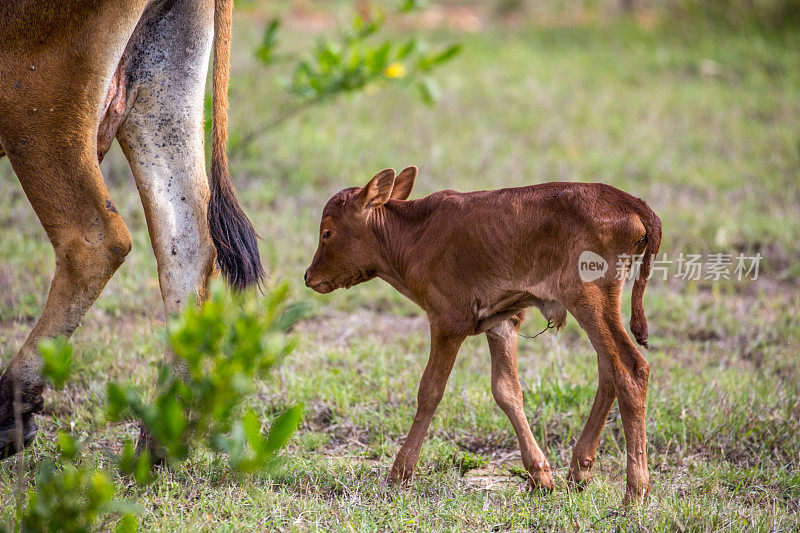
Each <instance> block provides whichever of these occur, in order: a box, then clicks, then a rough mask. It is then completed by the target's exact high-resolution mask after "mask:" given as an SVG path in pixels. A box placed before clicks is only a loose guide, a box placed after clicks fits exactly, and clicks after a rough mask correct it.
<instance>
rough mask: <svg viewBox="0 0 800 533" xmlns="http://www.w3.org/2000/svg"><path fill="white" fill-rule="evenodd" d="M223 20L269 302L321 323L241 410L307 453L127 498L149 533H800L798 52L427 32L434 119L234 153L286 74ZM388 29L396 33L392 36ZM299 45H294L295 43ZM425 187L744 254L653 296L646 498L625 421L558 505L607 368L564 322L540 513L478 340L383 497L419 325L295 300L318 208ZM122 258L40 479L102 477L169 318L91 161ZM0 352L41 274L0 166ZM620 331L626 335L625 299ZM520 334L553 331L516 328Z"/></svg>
mask: <svg viewBox="0 0 800 533" xmlns="http://www.w3.org/2000/svg"><path fill="white" fill-rule="evenodd" d="M267 15H268V14H265V12H264V8H258V7H257V6H255V7H252V6H251V7H247V8H245V9H244V10H241V11H240V12H239V14H238V16H237V19H236V26H235V29H236V42H235V46H234V52H235V56H234V64H233V75H234V80H233V87H232V94H231V102H232V108H231V120H232V127H233V131H232V138H231V153H232V158H233V160H234V162H235V163H234V168H233V171H234V175H235V177H236V181H237V185H238V187H239V191H240V194H241V197H242V199H243V201H244V203H245V205H246V207H247V211H248V213H249V214H250V216H251V218H252V219H253V221H254V223H255V225H256V227H257V228H258V229H259V231H260V232H261V234H262V236H263V237H264V240H263V241H262V243H261V250H262V255H263V258H264V260H265V262H266V264H267V267H268V270H269V272H270V275H271V277H272V278H273V279H275V280H277V279H285V280H288V281H289V282H290V283H291V284H292V285H293V287H294V294H295V295H296V297H297V298H300V299H304V300H307V301H308V302H309V303H310V304H311V305H312V311H311V313H310V315H309V316H308V317H307V318H306V319H305V320H304V321H303V322H302V323H301V324H300V325H299V326H298V328H297V336H298V339H299V346H298V349H297V351H296V352H295V353H294V354H293V355H292V356H291V357H290V358H289V359H288V360H287V361H286V362H285V363H284V364H283V366H282V367H281V368H280V369H279V370H278V371H277V372H276V374H275V376H274V379H272V380H270V381H267V382H264V383H260V384H259V393H258V394H257V395H256V396H255V397H254V398H253V399H252V405H253V406H254V407H256V408H257V409H258V410H259V411H260V412H261V413H262V414H263V415H265V416H270V415H273V414H274V413H277V412H279V411H280V410H281V409H282V408H283V407H284V406H286V405H288V404H291V403H293V402H296V401H302V402H304V403H305V405H306V415H305V421H304V423H303V426H302V429H301V431H299V432H298V433H297V435H296V436H295V437H294V438H293V440H292V441H291V445H290V447H289V449H288V450H287V451H286V453H285V458H284V461H283V465H282V467H281V469H280V470H279V471H278V472H276V473H274V474H273V475H272V476H266V475H259V476H250V477H246V478H244V479H240V480H237V479H236V478H235V477H233V476H231V475H230V472H228V471H226V468H225V467H224V463H223V462H222V461H220V460H219V459H218V458H215V457H212V456H209V455H208V454H205V453H198V454H197V456H196V457H194V458H193V459H192V460H191V461H190V462H189V463H188V464H187V465H186V467H185V468H184V469H182V470H180V471H175V472H165V473H162V474H161V475H160V477H159V479H158V481H157V482H156V483H155V484H153V485H152V486H150V487H148V488H146V489H139V488H136V487H134V486H131V485H128V484H127V483H126V482H125V481H124V480H120V485H121V486H122V492H123V493H124V494H125V496H126V497H127V498H129V499H130V500H132V501H134V502H135V503H136V504H137V505H138V506H139V509H140V513H141V522H142V525H143V526H144V527H145V528H147V529H159V530H186V529H212V530H217V529H219V530H236V529H241V528H248V529H249V528H253V529H296V530H307V529H345V530H384V529H392V530H404V529H423V530H430V529H448V530H450V529H452V530H476V529H478V530H487V529H512V530H517V529H556V530H564V529H579V530H585V529H642V530H651V529H662V530H675V529H680V530H685V529H690V530H718V529H731V530H738V529H757V530H791V529H796V528H798V527H800V518H799V517H798V512H799V511H800V468H799V461H800V439H798V437H797V436H798V433H799V432H800V400H798V397H799V396H800V394H799V393H800V377H799V375H798V371H799V370H800V357H798V348H799V347H800V290H798V288H800V261H798V260H797V259H798V257H800V179H798V176H800V103H799V102H800V78H798V76H797V75H796V73H797V72H798V70H800V33H797V32H795V33H786V34H782V35H778V36H763V35H760V34H753V33H746V34H740V33H731V32H729V33H722V32H703V33H699V34H691V33H688V32H686V31H683V32H680V34H678V35H676V32H674V31H672V29H670V28H666V29H663V30H659V29H656V30H648V29H643V28H639V27H637V26H635V25H631V24H630V23H625V22H603V23H596V24H591V25H588V26H576V27H559V28H548V27H542V26H530V25H523V26H521V27H506V26H504V25H501V24H499V23H498V24H497V25H490V26H489V27H487V28H486V29H485V30H484V31H481V32H480V33H474V34H467V33H455V32H453V31H452V30H447V29H435V30H425V31H426V32H428V33H429V34H430V35H429V38H430V39H432V40H441V41H442V42H448V41H450V40H453V39H456V40H459V41H461V42H463V43H464V51H463V53H462V54H461V55H460V56H459V58H458V59H457V60H456V61H455V62H453V63H452V64H451V65H449V66H447V67H445V69H444V70H443V71H441V73H440V74H439V75H438V77H439V79H440V81H441V84H442V87H443V88H444V93H443V97H442V101H441V103H440V104H439V105H438V106H437V107H433V108H427V107H424V106H423V105H421V104H420V103H419V101H418V100H417V99H416V98H415V96H414V95H413V93H412V92H411V91H408V90H404V89H402V88H385V89H383V90H380V91H377V92H370V93H368V94H363V95H360V96H357V97H353V98H348V99H345V100H341V101H338V102H337V103H336V104H335V105H328V106H323V107H318V108H314V109H311V110H309V111H307V112H306V113H304V114H302V115H300V116H298V117H297V118H295V119H293V120H291V121H288V122H285V123H283V124H282V125H281V126H280V127H278V128H277V129H275V130H273V131H270V132H268V134H267V135H266V136H264V137H261V138H259V141H258V142H257V143H256V144H255V145H251V146H249V147H247V149H246V150H244V151H242V150H240V148H241V147H240V146H239V145H238V144H237V139H240V138H242V137H244V136H245V135H246V134H247V132H248V131H250V130H251V129H253V128H256V127H257V126H258V124H260V123H262V122H266V121H268V120H269V118H270V117H271V116H273V114H274V107H275V102H278V101H280V98H281V97H280V88H279V83H278V81H279V80H278V79H277V76H275V75H274V73H273V72H271V71H265V70H264V69H263V68H262V67H261V66H259V65H258V62H257V60H256V59H255V58H254V57H253V55H252V53H251V51H252V50H253V49H254V48H255V47H256V44H257V42H258V39H259V37H260V31H261V29H262V28H263V25H264V21H265V20H266V19H267V18H268V16H267ZM397 31H402V30H399V29H398V30H397ZM284 38H285V39H286V46H287V47H289V48H301V49H302V48H304V47H306V46H307V43H308V36H307V34H306V30H305V28H303V27H302V25H301V24H300V23H296V24H294V25H293V24H289V25H288V26H287V27H286V28H285V34H284ZM407 164H417V165H419V166H420V168H421V174H420V177H419V178H418V180H417V189H416V191H415V192H414V195H415V197H420V196H423V195H425V194H428V193H430V192H433V191H435V190H439V189H444V188H455V189H459V190H470V189H480V188H496V187H501V186H516V185H522V184H530V183H538V182H544V181H551V180H563V179H579V180H587V181H603V182H606V183H609V184H612V185H615V186H617V187H620V188H622V189H624V190H626V191H629V192H631V193H633V194H635V195H637V196H641V197H642V198H644V199H646V200H647V201H648V203H649V204H650V205H651V206H652V207H653V208H654V209H655V210H656V212H658V213H659V214H660V215H661V217H662V220H663V222H664V240H663V244H662V251H663V252H666V253H667V254H669V256H670V257H675V256H676V255H677V254H678V253H681V252H682V253H712V252H724V253H738V252H740V251H742V252H746V253H748V254H751V253H756V252H760V253H761V254H762V255H763V256H764V261H763V263H762V265H761V272H760V276H759V279H758V280H757V281H747V282H739V281H734V280H731V281H724V280H723V281H721V282H713V283H712V282H710V281H698V282H687V281H682V280H679V279H676V278H675V277H674V276H671V277H670V279H669V281H666V282H664V281H660V280H653V281H651V283H650V285H649V287H648V292H647V295H646V297H645V309H646V311H647V315H648V319H649V322H650V330H651V344H652V346H653V349H652V350H651V351H650V352H648V353H646V354H645V355H646V357H647V358H648V360H649V361H650V363H651V384H650V391H649V404H648V416H647V429H648V440H649V455H650V469H651V480H652V484H653V486H652V492H651V495H650V498H649V500H648V502H647V504H646V505H645V506H644V507H643V508H641V509H639V510H626V509H623V508H621V507H620V501H621V498H622V489H623V483H624V436H623V432H622V425H621V421H620V419H619V416H618V413H617V410H616V407H615V408H614V409H613V410H612V414H611V416H610V417H609V421H608V423H607V425H606V428H605V430H604V432H603V435H602V438H601V446H600V447H601V449H600V452H599V455H598V462H597V464H596V467H595V468H596V471H597V476H596V478H595V480H594V481H593V482H592V483H591V484H590V486H589V487H588V488H587V490H585V491H584V492H581V493H575V492H571V491H570V490H569V489H568V487H567V486H566V484H565V482H564V476H565V474H566V469H567V466H568V461H569V457H570V452H571V445H572V444H573V443H574V441H575V439H576V438H577V436H578V435H579V433H580V431H581V429H582V425H583V423H584V421H585V419H586V417H587V415H588V412H589V409H590V406H591V401H592V398H593V395H594V391H595V385H596V379H597V378H596V376H597V371H596V356H595V354H594V352H593V350H592V349H591V346H590V345H589V342H588V340H587V339H586V337H585V335H584V334H583V332H582V331H581V330H580V329H579V328H578V326H577V324H576V323H575V322H574V320H572V319H571V318H570V320H569V322H568V326H567V328H565V330H563V331H562V332H561V333H559V334H558V335H553V334H552V333H550V332H548V333H547V334H545V335H542V336H540V337H538V338H537V339H536V340H527V339H521V341H520V353H519V366H520V375H521V377H522V382H523V389H524V390H525V408H526V412H527V415H528V417H529V421H530V423H531V426H532V428H533V431H534V435H535V436H536V438H537V439H538V441H539V442H540V444H541V445H542V446H543V448H545V449H546V453H547V455H548V458H549V460H550V462H551V464H552V465H553V466H554V468H555V469H556V490H555V492H554V493H553V494H551V495H540V494H535V493H530V492H528V491H526V490H525V481H524V480H523V479H521V478H520V476H519V473H520V471H519V467H520V460H519V453H518V451H517V443H516V437H515V435H514V433H513V430H512V428H511V426H510V424H509V422H508V421H507V419H505V416H504V415H503V414H502V412H501V411H500V409H499V408H498V407H497V406H496V405H495V404H494V402H493V400H492V396H491V392H490V387H489V375H488V372H489V355H488V348H487V346H486V343H485V340H484V339H482V338H471V339H468V341H467V342H466V343H465V344H464V346H463V348H462V349H461V352H460V356H459V359H458V361H457V363H456V367H455V369H454V371H453V374H452V376H451V378H450V382H449V384H448V387H447V391H446V394H445V397H444V400H443V402H442V404H441V406H440V408H439V411H438V412H437V414H436V417H435V418H434V421H433V425H432V427H431V431H430V434H429V438H428V440H427V441H426V444H425V446H424V447H423V455H422V457H421V459H420V464H419V469H418V471H417V474H416V477H415V478H414V480H413V482H412V483H411V485H410V486H408V487H404V488H400V489H397V488H390V487H386V486H385V485H384V484H383V479H384V477H385V476H386V474H387V473H388V468H389V466H390V465H391V462H392V460H393V456H394V453H395V452H396V451H397V449H398V448H399V444H400V443H401V442H402V439H403V438H404V435H405V432H406V431H407V430H408V427H409V425H410V423H411V420H412V418H413V414H414V409H415V401H416V385H417V382H418V379H419V377H420V375H421V373H422V369H423V368H424V365H425V362H426V359H427V350H428V337H427V323H426V321H425V318H424V316H423V315H422V314H421V312H420V311H419V310H418V309H416V308H415V307H414V306H413V305H412V304H410V303H409V302H406V301H405V300H404V299H403V298H402V297H401V296H399V295H398V294H396V293H394V292H393V290H392V289H391V288H390V287H388V286H387V285H385V284H383V283H382V282H379V281H373V282H370V283H368V284H365V285H361V286H358V287H356V288H353V289H352V290H349V291H346V292H345V291H337V292H336V293H333V294H331V295H328V296H325V297H323V296H319V295H316V294H312V293H311V292H310V291H308V290H306V289H304V288H303V284H302V272H303V270H304V269H305V267H306V266H307V264H308V263H309V262H310V259H311V256H312V255H313V252H314V249H315V247H316V241H317V227H318V223H319V215H320V211H321V208H322V206H323V205H324V203H325V201H326V200H327V198H328V197H330V196H331V195H332V194H333V193H334V192H336V191H337V190H339V189H341V188H344V187H348V186H354V185H361V184H363V183H365V182H366V180H367V179H368V178H369V177H370V176H372V174H374V172H376V171H377V170H379V169H382V168H385V167H387V166H392V167H394V168H402V167H403V166H405V165H407ZM104 172H105V175H106V177H107V180H108V182H109V186H110V190H111V194H112V197H113V198H114V201H115V203H116V204H117V208H118V209H119V211H120V213H121V214H122V215H123V217H124V218H125V220H126V222H127V224H128V226H129V228H130V229H131V233H132V235H133V240H134V251H133V252H132V254H131V255H130V256H129V257H128V259H127V260H126V262H125V264H124V265H123V266H122V267H121V268H120V270H119V271H118V273H117V274H116V276H115V277H114V278H113V280H112V281H111V282H110V283H109V285H108V287H107V288H106V290H105V291H104V293H103V295H101V297H100V298H99V299H98V301H97V303H96V304H95V306H94V307H93V308H92V310H91V311H90V312H89V314H88V315H87V317H86V319H85V320H84V323H83V325H82V327H81V328H79V330H78V331H77V332H76V334H75V336H74V345H75V346H76V348H77V350H78V353H79V354H80V356H79V358H78V361H77V365H78V370H77V374H76V377H75V378H74V379H73V381H72V382H71V383H70V384H69V385H68V386H67V388H66V390H65V391H64V392H61V393H48V396H47V407H46V412H45V416H44V417H42V418H40V426H41V432H40V435H39V438H38V440H37V443H36V445H35V446H34V447H33V448H31V449H30V451H28V452H27V453H26V454H25V456H24V459H23V460H24V465H23V468H24V469H26V471H30V472H32V471H33V469H34V468H35V465H36V464H38V463H39V462H40V461H41V460H42V459H43V458H45V457H48V456H50V455H52V454H53V451H54V443H53V441H52V438H51V437H52V436H53V435H54V434H55V432H56V431H57V430H59V429H69V430H71V431H73V432H74V433H76V434H77V435H79V436H80V437H82V438H84V439H85V440H86V445H87V446H88V448H89V450H90V453H89V455H88V457H87V458H86V460H87V461H95V462H97V463H98V464H100V465H104V464H106V463H107V460H106V455H105V454H106V452H107V451H109V450H112V451H113V450H117V449H118V446H119V442H120V440H121V436H123V435H131V434H133V433H134V432H135V427H134V425H133V424H119V425H113V426H105V427H103V426H98V424H97V423H96V412H97V410H98V409H99V407H100V406H101V405H102V403H103V394H104V391H105V384H106V383H107V382H108V381H112V380H115V381H123V382H124V381H128V380H133V381H134V383H135V384H136V385H137V386H138V387H140V388H141V389H142V390H144V391H146V390H148V389H149V388H150V387H151V384H152V383H153V382H154V381H155V364H156V362H157V361H159V360H160V358H161V357H162V353H163V339H164V334H163V328H164V317H163V312H162V311H161V310H160V296H159V292H158V282H157V278H156V269H155V262H154V260H153V257H152V253H151V252H149V251H148V249H149V239H148V236H147V231H146V228H145V221H144V216H143V211H142V208H141V206H140V203H139V200H138V195H137V194H136V189H135V186H134V184H133V182H132V179H130V177H129V171H128V170H127V167H126V164H125V161H124V158H123V157H122V155H121V153H120V152H119V150H118V149H115V150H114V151H113V152H112V153H111V154H110V155H109V157H108V158H107V161H106V162H105V163H104ZM0 183H2V185H0V187H2V191H3V194H2V196H0V220H2V226H3V227H4V228H8V229H7V231H4V232H3V233H2V235H0V289H2V290H0V354H2V358H3V361H4V362H6V361H7V360H8V359H9V358H10V357H11V356H12V355H13V354H14V353H16V350H17V349H18V348H19V347H20V346H21V344H22V342H23V341H24V338H25V336H26V335H27V333H28V332H29V330H30V328H31V327H32V325H33V323H34V321H35V319H36V317H37V316H38V313H39V311H40V309H41V306H42V305H43V303H44V298H45V294H46V290H47V287H48V284H49V280H50V276H51V274H52V270H53V254H52V251H51V249H50V245H49V244H48V243H47V240H46V238H45V235H44V231H43V230H42V229H41V227H40V225H39V224H38V221H37V220H36V217H35V215H34V214H33V212H32V210H31V209H30V206H29V205H28V203H27V201H26V200H25V198H24V194H23V193H22V191H21V188H20V186H19V184H18V182H17V181H16V179H15V178H14V176H13V173H12V172H11V170H10V167H9V165H8V162H7V160H2V161H0ZM624 312H625V314H626V315H627V313H628V312H629V305H628V300H627V298H626V301H625V303H624ZM530 317H531V318H530V320H529V321H528V323H526V325H525V326H524V329H523V332H524V333H526V334H528V335H532V334H534V333H536V332H538V331H539V330H541V329H542V327H543V326H544V323H545V321H544V319H542V318H541V317H538V316H534V314H533V313H531V314H530ZM15 469H16V466H15V463H14V461H6V462H4V463H2V464H0V479H2V485H1V486H0V509H3V510H2V511H0V514H2V517H3V520H4V521H5V523H8V520H9V519H10V517H11V513H12V510H13V487H14V482H13V480H14V479H15V474H14V472H15Z"/></svg>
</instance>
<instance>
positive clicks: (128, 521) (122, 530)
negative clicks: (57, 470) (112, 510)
mask: <svg viewBox="0 0 800 533" xmlns="http://www.w3.org/2000/svg"><path fill="white" fill-rule="evenodd" d="M138 530H139V520H138V519H137V518H136V516H135V515H132V514H130V513H126V514H124V515H122V518H121V519H120V521H119V523H118V524H117V527H115V528H114V531H115V532H116V533H136V531H138Z"/></svg>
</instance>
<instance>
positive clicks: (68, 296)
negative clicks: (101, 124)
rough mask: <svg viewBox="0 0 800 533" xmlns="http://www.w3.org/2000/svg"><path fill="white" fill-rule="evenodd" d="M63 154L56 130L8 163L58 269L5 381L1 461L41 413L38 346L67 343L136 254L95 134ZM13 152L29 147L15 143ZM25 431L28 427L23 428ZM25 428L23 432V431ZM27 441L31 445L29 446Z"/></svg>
mask: <svg viewBox="0 0 800 533" xmlns="http://www.w3.org/2000/svg"><path fill="white" fill-rule="evenodd" d="M85 133H86V134H85V136H82V137H80V139H81V140H85V144H84V145H78V144H72V145H70V146H69V149H65V148H64V143H65V140H64V139H62V138H58V137H57V136H58V134H59V133H58V131H57V130H55V131H53V130H51V131H49V132H48V133H43V132H42V131H39V132H37V136H36V140H35V142H28V143H25V144H24V150H9V154H8V155H9V159H10V160H11V164H12V166H13V168H14V171H15V172H16V174H17V177H18V178H19V180H20V183H21V184H22V187H23V189H24V191H25V194H26V195H27V196H28V199H29V200H30V202H31V205H32V206H33V208H34V210H35V211H36V214H37V215H38V217H39V220H40V221H41V222H42V225H43V226H44V228H45V231H46V232H47V235H48V237H49V238H50V241H51V242H52V244H53V248H54V249H55V255H56V270H55V275H54V277H53V281H52V283H51V285H50V292H49V293H48V296H47V301H46V303H45V306H44V309H43V310H42V314H41V316H40V318H39V320H38V321H37V323H36V325H35V326H34V328H33V330H32V331H31V333H30V335H29V336H28V339H27V340H26V341H25V343H24V344H23V346H22V348H21V349H20V351H19V352H18V353H17V355H16V356H15V357H14V358H13V359H12V360H11V362H10V363H9V365H8V368H7V369H6V371H5V373H4V374H3V376H2V378H0V458H2V457H6V456H8V455H11V454H13V453H15V452H17V451H19V449H20V447H21V446H20V445H21V444H22V445H24V444H27V442H29V441H30V440H31V439H32V438H33V434H34V433H35V424H34V422H33V414H34V413H35V412H37V411H39V410H41V408H42V397H41V395H42V391H43V389H44V383H43V381H42V379H41V378H40V377H39V369H40V366H41V360H40V357H39V355H38V351H37V343H38V342H39V340H40V339H42V338H46V337H55V336H59V335H62V336H67V337H68V336H69V335H71V334H72V332H73V331H74V330H75V328H77V327H78V325H79V324H80V322H81V320H82V318H83V316H84V314H85V313H86V311H87V310H88V309H89V307H90V306H91V305H92V303H93V302H94V300H95V299H96V298H97V296H98V295H99V294H100V292H101V291H102V290H103V287H105V285H106V283H107V282H108V280H109V279H110V278H111V275H112V274H113V273H114V271H115V270H116V269H117V267H119V265H120V264H121V263H122V261H123V260H124V258H125V256H126V255H127V254H128V252H129V251H130V249H131V237H130V234H129V233H128V229H127V228H126V227H125V223H124V222H123V221H122V218H121V217H120V216H119V214H118V213H117V210H116V209H115V207H114V204H113V203H112V201H111V198H110V197H109V195H108V191H107V190H106V187H105V183H104V182H103V176H102V175H101V174H100V168H99V166H98V163H97V154H96V151H95V143H94V131H90V130H87V131H86V132H85ZM4 141H9V144H8V145H7V146H23V143H17V142H14V141H15V137H14V136H9V137H6V138H4ZM20 426H22V427H21V428H20ZM20 429H22V431H20ZM26 441H27V442H26Z"/></svg>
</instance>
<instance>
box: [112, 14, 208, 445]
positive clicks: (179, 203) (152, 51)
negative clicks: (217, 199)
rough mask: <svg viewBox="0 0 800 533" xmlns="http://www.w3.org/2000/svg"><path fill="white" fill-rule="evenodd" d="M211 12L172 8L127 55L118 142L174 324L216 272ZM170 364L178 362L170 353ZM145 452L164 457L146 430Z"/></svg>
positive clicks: (142, 28) (154, 19) (153, 20)
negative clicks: (209, 161)
mask: <svg viewBox="0 0 800 533" xmlns="http://www.w3.org/2000/svg"><path fill="white" fill-rule="evenodd" d="M212 9H213V6H212V4H211V3H210V2H199V3H198V2H191V1H183V0H179V1H177V2H168V3H166V4H165V6H164V8H163V10H161V11H156V12H154V13H150V14H148V15H147V19H146V20H143V21H142V22H141V23H140V25H139V27H138V28H137V30H136V32H135V33H134V36H133V38H132V41H131V44H130V46H129V49H128V51H127V52H126V55H128V56H129V59H128V65H129V67H128V69H129V73H128V76H127V78H128V81H127V87H126V90H127V95H128V98H131V99H133V103H132V105H131V106H130V111H129V112H128V114H127V117H126V118H125V121H124V122H123V123H122V125H121V127H120V129H119V131H118V132H117V139H118V140H119V142H120V145H121V146H122V149H123V151H124V152H125V155H126V157H127V158H128V161H129V162H130V165H131V169H132V170H133V175H134V178H135V180H136V185H137V187H138V189H139V194H140V196H141V199H142V204H143V205H144V210H145V216H146V218H147V226H148V230H149V232H150V239H151V242H152V245H153V251H154V253H155V256H156V261H157V263H158V279H159V282H160V285H161V293H162V297H163V300H164V307H165V309H166V313H167V316H168V317H169V316H171V315H174V314H176V313H178V312H179V311H180V310H181V309H182V308H183V307H184V306H185V305H186V303H187V302H189V301H191V300H194V301H197V302H200V301H202V300H203V299H204V298H205V293H206V287H207V283H208V279H209V276H210V275H211V273H212V271H213V267H214V258H215V250H214V245H213V242H212V240H211V236H210V234H209V229H208V221H207V208H208V199H209V187H208V179H207V177H206V168H205V152H204V150H203V136H204V133H203V98H204V88H205V80H206V71H207V68H208V56H209V51H210V47H211V40H212V37H213V11H212ZM166 359H167V361H169V362H170V363H172V354H171V351H170V350H169V348H167V351H166ZM145 447H148V448H150V451H151V452H156V453H157V449H156V447H154V446H153V443H152V442H151V441H150V439H149V437H148V435H147V434H146V432H144V431H143V432H142V436H141V438H140V442H139V449H140V450H143V449H144V448H145Z"/></svg>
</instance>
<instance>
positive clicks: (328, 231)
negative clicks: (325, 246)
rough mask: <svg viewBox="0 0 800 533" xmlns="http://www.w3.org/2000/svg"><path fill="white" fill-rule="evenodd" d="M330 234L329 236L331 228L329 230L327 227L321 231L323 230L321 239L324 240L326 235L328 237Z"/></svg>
mask: <svg viewBox="0 0 800 533" xmlns="http://www.w3.org/2000/svg"><path fill="white" fill-rule="evenodd" d="M330 236H331V230H329V229H326V230H325V231H323V232H322V240H323V241H324V240H325V239H327V238H328V237H330Z"/></svg>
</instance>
